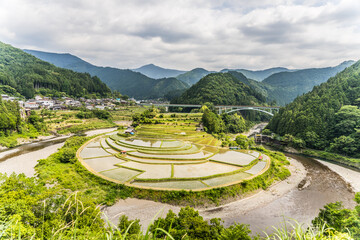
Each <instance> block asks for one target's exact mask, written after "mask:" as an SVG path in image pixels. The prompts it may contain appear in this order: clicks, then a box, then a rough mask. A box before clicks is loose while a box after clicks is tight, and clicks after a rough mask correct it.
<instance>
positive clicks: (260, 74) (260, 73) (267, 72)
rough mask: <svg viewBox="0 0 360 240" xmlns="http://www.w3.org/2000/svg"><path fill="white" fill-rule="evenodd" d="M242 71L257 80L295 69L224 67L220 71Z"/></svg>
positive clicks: (246, 75)
mask: <svg viewBox="0 0 360 240" xmlns="http://www.w3.org/2000/svg"><path fill="white" fill-rule="evenodd" d="M230 71H231V72H240V73H242V74H244V76H245V77H247V78H250V79H253V80H256V81H262V80H264V79H265V78H267V77H269V76H271V75H272V74H274V73H279V72H289V71H294V70H289V69H287V68H283V67H277V68H269V69H264V70H247V69H223V70H221V71H220V72H230Z"/></svg>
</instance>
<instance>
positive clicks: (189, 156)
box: [129, 152, 212, 159]
mask: <svg viewBox="0 0 360 240" xmlns="http://www.w3.org/2000/svg"><path fill="white" fill-rule="evenodd" d="M129 154H130V153H129ZM130 155H132V156H135V157H141V158H157V159H160V158H162V159H203V158H207V157H210V156H211V155H212V154H211V153H205V152H199V153H193V154H185V155H165V154H164V155H159V154H146V153H140V152H132V153H131V154H130Z"/></svg>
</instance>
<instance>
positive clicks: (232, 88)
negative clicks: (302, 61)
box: [172, 73, 266, 105]
mask: <svg viewBox="0 0 360 240" xmlns="http://www.w3.org/2000/svg"><path fill="white" fill-rule="evenodd" d="M244 77H245V76H244ZM172 102H173V103H184V104H203V103H206V102H211V103H213V104H215V105H261V104H264V103H265V102H266V98H265V97H264V96H263V95H262V94H261V93H259V92H257V91H256V90H254V89H253V88H251V87H249V86H248V85H246V84H244V83H242V82H241V81H239V80H238V79H237V78H235V77H234V76H233V75H231V74H230V73H212V74H209V75H207V76H205V77H203V78H202V79H201V80H200V81H199V82H197V83H196V84H194V85H193V86H192V87H190V88H189V89H188V90H186V91H185V92H184V93H183V94H182V95H181V96H180V97H179V98H176V99H174V100H173V101H172Z"/></svg>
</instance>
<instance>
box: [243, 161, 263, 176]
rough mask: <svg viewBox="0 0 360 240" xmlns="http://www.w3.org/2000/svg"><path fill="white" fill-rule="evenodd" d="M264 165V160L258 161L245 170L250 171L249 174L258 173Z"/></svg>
mask: <svg viewBox="0 0 360 240" xmlns="http://www.w3.org/2000/svg"><path fill="white" fill-rule="evenodd" d="M265 166H266V162H258V163H257V164H255V165H254V166H253V167H252V168H250V169H249V170H247V171H245V172H247V173H250V174H258V173H259V172H261V171H262V170H263V169H264V168H265Z"/></svg>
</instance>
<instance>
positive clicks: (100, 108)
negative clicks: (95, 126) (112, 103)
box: [95, 105, 106, 110]
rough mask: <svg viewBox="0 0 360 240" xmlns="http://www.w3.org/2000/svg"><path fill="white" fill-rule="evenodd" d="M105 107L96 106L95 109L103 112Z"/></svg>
mask: <svg viewBox="0 0 360 240" xmlns="http://www.w3.org/2000/svg"><path fill="white" fill-rule="evenodd" d="M105 107H106V106H103V105H96V106H95V108H96V109H99V110H105Z"/></svg>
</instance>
